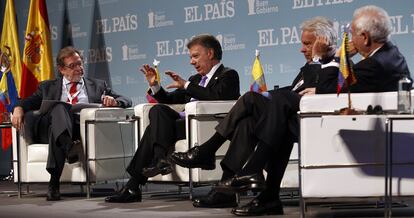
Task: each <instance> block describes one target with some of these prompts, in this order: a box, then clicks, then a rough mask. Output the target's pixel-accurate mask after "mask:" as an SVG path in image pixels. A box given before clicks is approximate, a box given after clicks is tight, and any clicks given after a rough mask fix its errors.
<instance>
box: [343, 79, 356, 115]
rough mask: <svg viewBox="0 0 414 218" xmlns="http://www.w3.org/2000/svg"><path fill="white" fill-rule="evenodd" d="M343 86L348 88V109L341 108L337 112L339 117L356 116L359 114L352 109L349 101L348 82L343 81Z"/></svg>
mask: <svg viewBox="0 0 414 218" xmlns="http://www.w3.org/2000/svg"><path fill="white" fill-rule="evenodd" d="M345 86H346V87H347V88H348V107H345V108H342V109H340V110H339V114H340V115H357V114H361V113H360V112H358V111H356V110H355V109H354V108H352V100H351V90H350V89H349V81H348V80H347V79H346V80H345Z"/></svg>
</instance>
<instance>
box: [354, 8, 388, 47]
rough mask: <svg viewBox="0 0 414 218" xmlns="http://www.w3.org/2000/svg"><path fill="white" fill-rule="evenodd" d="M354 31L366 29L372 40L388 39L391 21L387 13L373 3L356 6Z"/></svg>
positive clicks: (384, 40)
mask: <svg viewBox="0 0 414 218" xmlns="http://www.w3.org/2000/svg"><path fill="white" fill-rule="evenodd" d="M353 21H354V26H355V29H354V31H355V32H356V33H357V34H360V33H361V32H362V31H366V32H368V33H369V35H370V36H371V40H372V41H373V42H378V43H383V42H386V41H388V39H389V37H390V34H391V21H390V17H389V15H388V13H387V12H386V11H385V10H384V9H382V8H380V7H378V6H375V5H367V6H364V7H361V8H358V9H356V10H355V12H354V18H353Z"/></svg>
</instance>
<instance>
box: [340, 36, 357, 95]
mask: <svg viewBox="0 0 414 218" xmlns="http://www.w3.org/2000/svg"><path fill="white" fill-rule="evenodd" d="M339 59H340V60H339V72H338V86H337V95H339V93H340V92H341V90H342V87H344V86H350V85H353V84H355V83H356V82H357V80H356V77H355V74H354V71H353V69H352V62H351V60H350V58H349V38H348V30H345V31H344V34H343V38H342V45H341V54H340V56H339Z"/></svg>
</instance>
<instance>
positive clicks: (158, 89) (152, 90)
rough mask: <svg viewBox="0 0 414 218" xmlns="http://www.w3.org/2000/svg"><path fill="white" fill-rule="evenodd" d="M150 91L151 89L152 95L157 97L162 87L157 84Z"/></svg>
mask: <svg viewBox="0 0 414 218" xmlns="http://www.w3.org/2000/svg"><path fill="white" fill-rule="evenodd" d="M150 89H151V92H152V94H153V95H155V94H157V92H158V91H160V89H161V86H160V85H158V84H157V85H155V86H151V87H150Z"/></svg>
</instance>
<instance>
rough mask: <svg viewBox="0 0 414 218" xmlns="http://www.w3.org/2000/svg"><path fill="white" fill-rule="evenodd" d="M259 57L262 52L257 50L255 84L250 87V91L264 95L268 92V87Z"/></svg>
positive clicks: (253, 71) (254, 65)
mask: <svg viewBox="0 0 414 218" xmlns="http://www.w3.org/2000/svg"><path fill="white" fill-rule="evenodd" d="M259 56H260V52H259V50H256V58H255V59H254V63H253V67H252V76H253V83H252V84H251V85H250V91H253V92H258V93H262V92H266V91H267V86H266V81H265V77H264V72H263V68H262V64H261V63H260V59H259Z"/></svg>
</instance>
